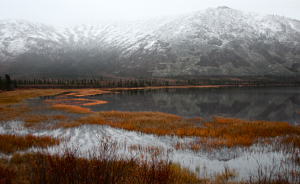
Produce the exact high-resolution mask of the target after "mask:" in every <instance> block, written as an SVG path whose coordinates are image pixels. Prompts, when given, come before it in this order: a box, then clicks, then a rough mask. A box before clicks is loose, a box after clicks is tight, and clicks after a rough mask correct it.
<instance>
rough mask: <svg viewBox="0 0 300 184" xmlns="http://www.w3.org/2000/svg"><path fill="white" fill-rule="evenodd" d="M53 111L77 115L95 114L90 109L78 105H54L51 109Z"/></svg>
mask: <svg viewBox="0 0 300 184" xmlns="http://www.w3.org/2000/svg"><path fill="white" fill-rule="evenodd" d="M50 109H52V110H61V111H64V112H68V113H77V114H91V113H93V112H92V111H91V109H90V108H83V107H80V106H76V105H62V104H57V105H52V106H51V107H50Z"/></svg>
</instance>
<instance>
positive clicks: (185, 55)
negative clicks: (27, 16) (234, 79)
mask: <svg viewBox="0 0 300 184" xmlns="http://www.w3.org/2000/svg"><path fill="white" fill-rule="evenodd" d="M0 65H1V68H2V69H0V73H1V74H4V72H6V73H8V72H10V73H12V74H13V75H25V74H26V75H30V76H34V75H46V76H97V75H98V74H101V73H103V72H106V73H114V74H118V75H136V76H141V75H143V76H145V75H147V76H172V75H264V74H269V75H270V74H271V75H297V74H298V73H299V71H300V22H299V21H297V20H293V19H289V18H284V17H280V16H275V15H261V14H257V13H248V12H242V11H238V10H233V9H230V8H228V7H218V8H209V9H207V10H202V11H199V12H195V13H190V14H185V15H180V16H174V17H163V18H159V19H151V20H143V21H136V22H127V23H111V24H89V25H82V26H76V27H69V28H57V27H53V26H48V25H44V24H36V23H30V22H26V21H0ZM23 68H25V69H23Z"/></svg>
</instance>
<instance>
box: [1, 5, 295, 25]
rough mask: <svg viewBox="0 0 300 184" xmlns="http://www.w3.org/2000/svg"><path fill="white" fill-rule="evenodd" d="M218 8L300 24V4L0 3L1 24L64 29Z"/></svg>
mask: <svg viewBox="0 0 300 184" xmlns="http://www.w3.org/2000/svg"><path fill="white" fill-rule="evenodd" d="M218 6H228V7H230V8H233V9H238V10H242V11H248V12H257V13H263V14H276V15H281V16H285V17H289V18H293V19H297V20H300V0H0V20H1V19H23V20H29V21H37V22H41V23H46V24H52V25H60V26H64V25H77V24H84V23H91V22H103V21H124V20H137V19H143V18H152V17H158V16H166V15H175V14H182V13H189V12H195V11H199V10H202V9H206V8H209V7H218Z"/></svg>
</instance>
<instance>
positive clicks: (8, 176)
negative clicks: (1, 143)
mask: <svg viewBox="0 0 300 184" xmlns="http://www.w3.org/2000/svg"><path fill="white" fill-rule="evenodd" d="M14 178H15V170H14V169H13V168H12V167H10V166H9V167H6V166H5V165H1V164H0V183H3V184H4V183H5V184H10V183H12V181H13V179H14Z"/></svg>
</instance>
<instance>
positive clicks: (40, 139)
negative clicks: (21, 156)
mask: <svg viewBox="0 0 300 184" xmlns="http://www.w3.org/2000/svg"><path fill="white" fill-rule="evenodd" d="M60 141H61V140H60V139H58V138H54V137H50V136H33V135H31V134H28V135H25V136H21V135H10V134H3V135H0V152H3V153H6V154H11V153H14V152H16V151H22V150H26V149H28V148H31V147H38V148H46V147H47V146H53V145H58V144H59V143H60Z"/></svg>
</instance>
